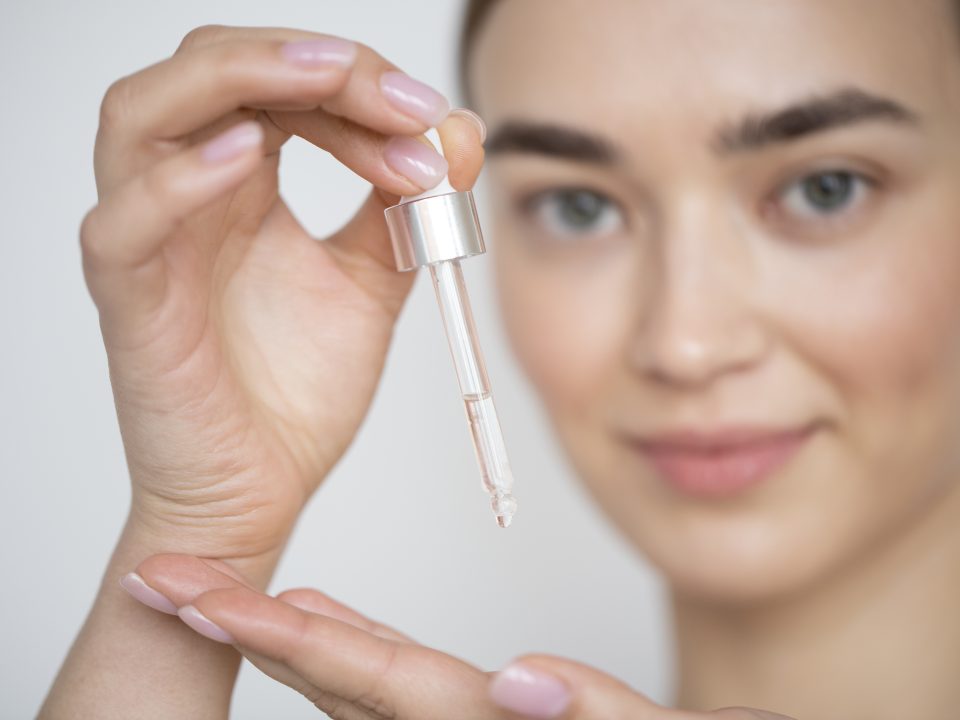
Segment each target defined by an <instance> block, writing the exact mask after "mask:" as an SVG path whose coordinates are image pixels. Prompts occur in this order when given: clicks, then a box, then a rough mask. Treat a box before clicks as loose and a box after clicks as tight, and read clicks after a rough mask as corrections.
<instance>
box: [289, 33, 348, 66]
mask: <svg viewBox="0 0 960 720" xmlns="http://www.w3.org/2000/svg"><path fill="white" fill-rule="evenodd" d="M280 53H281V54H282V55H283V57H284V59H285V60H287V61H288V62H291V63H293V64H294V65H302V66H303V67H337V68H349V67H352V66H353V63H354V62H355V61H356V59H357V45H356V43H353V42H350V41H349V40H344V39H343V38H338V37H325V38H318V39H316V40H294V41H293V42H288V43H286V44H285V45H284V46H283V47H282V48H280Z"/></svg>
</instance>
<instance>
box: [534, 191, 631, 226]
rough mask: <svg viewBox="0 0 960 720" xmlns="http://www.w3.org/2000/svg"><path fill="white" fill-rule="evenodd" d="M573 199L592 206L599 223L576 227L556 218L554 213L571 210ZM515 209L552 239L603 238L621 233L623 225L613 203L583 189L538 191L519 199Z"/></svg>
mask: <svg viewBox="0 0 960 720" xmlns="http://www.w3.org/2000/svg"><path fill="white" fill-rule="evenodd" d="M575 200H580V201H586V202H590V203H594V204H595V207H594V208H592V209H593V210H596V211H597V213H598V214H597V216H596V217H598V218H599V220H595V221H591V225H590V226H588V227H586V228H584V227H579V228H578V227H572V226H571V225H570V224H569V223H567V222H565V221H564V220H563V219H562V218H558V213H560V212H563V211H564V210H565V209H566V210H569V209H571V208H572V207H573V205H572V203H573V202H574V201H575ZM519 206H520V210H521V213H522V214H523V215H524V216H527V217H530V218H532V219H533V220H534V222H535V223H536V224H537V225H538V226H539V227H540V228H541V229H543V230H545V231H546V232H547V234H549V235H552V236H554V237H560V238H586V237H597V236H605V235H610V234H613V233H616V232H618V231H621V230H622V229H623V228H624V227H625V226H626V218H625V214H624V212H623V210H622V208H621V207H620V205H619V204H618V203H617V202H616V201H615V200H613V199H612V198H610V197H609V196H608V195H606V194H605V193H602V192H599V191H597V190H592V189H590V188H588V187H583V186H565V187H557V188H550V189H547V190H541V191H538V192H535V193H532V194H531V195H528V196H526V197H524V198H521V200H520V203H519ZM597 206H598V208H599V209H598V208H597ZM581 209H583V208H581ZM588 209H589V208H588Z"/></svg>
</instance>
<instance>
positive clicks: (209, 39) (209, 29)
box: [176, 24, 227, 53]
mask: <svg viewBox="0 0 960 720" xmlns="http://www.w3.org/2000/svg"><path fill="white" fill-rule="evenodd" d="M226 32H227V27H226V26H225V25H215V24H209V25H199V26H197V27H195V28H193V29H192V30H190V31H189V32H188V33H187V34H186V35H184V36H183V39H182V40H181V41H180V45H179V46H177V50H176V52H178V53H179V52H183V51H184V50H190V49H192V48H196V47H201V46H203V45H209V44H210V43H213V42H216V41H217V39H219V38H222V37H223V36H224V35H225V34H226Z"/></svg>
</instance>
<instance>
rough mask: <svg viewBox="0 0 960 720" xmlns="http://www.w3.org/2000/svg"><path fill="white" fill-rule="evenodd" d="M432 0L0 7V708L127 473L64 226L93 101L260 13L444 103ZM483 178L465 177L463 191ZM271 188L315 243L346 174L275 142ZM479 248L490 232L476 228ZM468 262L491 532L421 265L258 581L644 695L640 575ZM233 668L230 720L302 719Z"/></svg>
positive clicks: (272, 688) (343, 205)
mask: <svg viewBox="0 0 960 720" xmlns="http://www.w3.org/2000/svg"><path fill="white" fill-rule="evenodd" d="M461 12H462V5H461V3H460V2H459V1H452V0H407V1H406V2H403V3H400V2H393V1H391V0H350V2H344V1H342V0H341V1H339V2H336V1H334V0H313V2H310V1H308V0H271V1H270V2H269V3H263V2H254V1H253V0H230V1H229V2H227V1H226V0H220V1H218V2H210V1H207V0H200V1H199V2H198V1H197V0H189V1H188V0H167V2H164V3H142V2H129V1H128V2H119V1H117V0H114V1H112V2H108V1H104V0H100V1H99V2H97V1H90V2H83V3H78V2H66V0H61V1H59V2H49V1H47V2H43V1H38V0H31V1H30V2H26V0H20V1H19V2H11V1H10V0H7V1H6V2H4V3H3V4H2V8H0V70H2V73H0V88H2V93H0V98H2V101H3V104H4V107H5V108H6V110H5V111H4V112H2V113H0V142H2V145H3V162H2V163H0V207H2V211H3V238H2V240H0V338H2V339H0V342H2V352H0V432H2V435H0V437H2V440H0V483H2V485H0V507H2V508H3V519H2V522H0V528H2V530H0V532H2V537H0V540H2V542H0V553H2V556H0V560H2V569H3V576H2V583H3V593H2V595H0V637H2V638H3V639H4V643H3V651H2V654H0V677H2V678H3V679H4V680H3V683H2V688H0V718H4V719H6V718H26V717H31V716H33V715H34V714H35V713H36V711H37V709H38V707H39V705H40V703H41V701H42V698H43V697H44V695H45V694H46V691H47V688H48V686H49V684H50V682H51V681H52V679H53V676H54V675H55V674H56V672H57V669H58V667H59V665H60V663H61V661H62V659H63V657H64V655H65V653H66V652H67V649H68V647H69V645H70V643H71V642H72V641H73V638H74V635H75V633H76V632H77V630H78V628H79V627H80V625H81V623H82V621H83V618H84V617H85V615H86V613H87V610H88V608H89V606H90V604H91V602H92V600H93V597H94V595H95V593H96V589H97V586H98V584H99V582H100V578H101V574H102V572H103V568H104V566H105V564H106V561H107V558H108V556H109V554H110V552H111V549H112V548H113V545H114V543H115V541H116V538H117V535H118V532H119V530H120V527H121V525H122V523H123V520H124V517H125V513H126V508H127V503H128V499H129V489H128V483H127V478H126V468H125V463H124V457H123V449H122V446H121V443H120V437H119V433H118V430H117V423H116V418H115V415H114V407H113V400H112V397H111V391H110V384H109V380H108V377H107V366H106V357H105V354H104V351H103V347H102V344H101V340H100V335H99V328H98V324H97V315H96V311H95V308H94V306H93V303H92V302H91V300H90V298H89V296H88V294H87V291H86V288H85V286H84V283H83V276H82V272H81V267H80V253H79V246H78V240H77V231H78V226H79V222H80V219H81V218H82V216H83V215H84V213H85V212H86V211H87V209H88V208H89V207H91V206H92V205H93V204H94V203H95V202H96V192H95V188H94V181H93V169H92V151H93V143H94V135H95V132H96V125H97V114H98V109H99V104H100V100H101V97H102V95H103V93H104V91H105V90H106V88H107V86H108V85H109V84H110V83H111V82H112V81H113V80H115V79H117V78H118V77H120V76H122V75H125V74H128V73H131V72H134V71H136V70H138V69H140V68H142V67H144V66H146V65H149V64H152V63H154V62H156V61H158V60H160V59H162V58H164V57H166V56H169V55H170V54H171V53H172V52H173V50H174V49H175V48H176V46H177V44H178V43H179V41H180V39H181V38H182V37H183V35H184V34H185V33H186V32H187V31H188V30H190V29H191V28H193V27H195V26H197V25H203V24H207V23H219V24H227V25H257V26H263V25H273V26H288V27H299V28H304V29H309V30H316V31H321V32H326V33H332V34H337V35H342V36H345V37H349V38H351V39H355V40H359V41H361V42H364V43H366V44H368V45H371V46H372V47H374V48H375V49H376V50H378V51H379V52H380V53H381V54H383V55H385V56H386V57H388V58H389V59H390V60H392V61H393V62H395V63H397V64H398V65H399V66H400V67H402V68H403V69H404V70H405V71H407V72H408V73H410V74H411V75H412V76H414V77H416V78H418V79H420V80H423V81H425V82H427V83H430V84H431V85H433V86H434V87H436V88H437V89H439V90H440V91H442V92H444V93H446V94H447V96H448V97H449V98H450V99H451V102H452V103H453V104H455V105H456V104H459V97H458V93H457V88H456V85H455V76H456V72H455V70H456V68H455V64H454V52H455V48H456V40H457V38H456V36H457V27H458V22H459V19H460V14H461ZM483 183H484V180H483V179H481V183H480V186H479V187H478V189H477V202H478V205H479V206H480V208H481V213H482V208H483V196H484V187H483ZM281 188H282V192H283V193H284V195H285V196H286V197H287V198H288V200H289V202H290V204H291V206H292V208H293V210H294V212H295V213H296V214H297V215H298V217H299V218H300V219H301V221H302V222H303V223H304V224H305V225H306V227H307V228H309V229H310V230H311V231H312V232H313V233H315V234H316V235H317V236H323V235H325V234H327V233H329V232H331V231H333V230H334V229H336V228H337V227H339V226H340V225H341V224H342V223H343V222H344V221H345V220H346V219H347V218H348V217H350V216H351V215H352V214H353V212H354V211H355V209H356V208H357V207H359V205H360V203H361V201H362V199H363V197H364V196H365V194H366V192H367V188H368V186H367V183H366V182H365V181H363V180H361V179H360V178H358V177H356V176H353V175H351V174H350V173H349V172H348V171H346V170H344V169H343V168H342V167H340V166H339V165H338V164H337V163H335V162H334V161H333V160H332V158H330V157H329V156H328V155H327V154H326V153H324V152H323V151H321V150H318V149H317V148H315V147H312V146H310V145H308V144H306V143H305V142H303V141H300V140H298V139H296V138H295V139H293V140H292V141H291V142H290V143H288V145H287V146H286V147H285V149H284V155H283V160H282V165H281ZM487 240H488V245H489V246H491V248H492V252H496V243H497V240H496V238H495V237H489V236H488V238H487ZM491 264H492V263H491V261H490V259H489V258H488V257H484V256H481V257H479V258H476V259H473V260H471V261H469V262H467V263H466V264H465V269H466V273H467V280H468V283H469V285H470V290H471V294H472V297H473V301H474V303H475V311H476V315H477V323H478V326H479V330H480V334H481V339H482V344H483V347H484V349H485V351H486V353H487V361H488V366H489V370H490V375H491V382H492V385H493V389H494V396H495V398H496V401H497V404H498V406H499V410H500V416H501V420H502V424H503V427H504V433H505V435H506V440H507V445H508V451H509V453H510V457H511V461H512V464H513V468H514V471H515V475H516V481H517V488H516V494H517V497H518V499H519V502H520V509H519V513H518V515H517V517H516V520H515V522H514V524H513V526H511V527H510V529H509V530H500V529H499V528H497V527H496V524H495V522H494V520H493V516H492V514H491V513H490V510H489V505H488V501H487V498H486V496H485V495H484V493H483V492H482V491H481V489H480V480H479V476H478V472H477V468H476V465H475V462H474V458H473V451H472V448H471V445H470V441H469V437H468V433H467V428H466V424H465V420H464V417H463V409H462V405H461V403H460V399H459V393H458V388H457V382H456V377H455V374H454V370H453V367H452V365H451V361H450V357H449V353H448V350H447V347H446V344H445V340H444V336H443V330H442V326H441V323H440V318H439V314H438V311H437V308H436V306H435V301H434V298H433V295H432V289H431V288H430V284H429V278H428V277H426V276H422V277H420V278H419V279H418V281H417V285H416V288H415V289H414V292H413V295H412V297H411V298H410V301H409V302H408V304H407V306H406V309H405V310H404V313H403V316H402V317H401V320H400V326H399V328H398V331H397V333H396V341H395V344H394V346H393V348H392V351H391V355H390V357H389V360H388V363H387V370H386V373H385V375H384V377H383V380H382V382H381V385H380V389H379V391H378V394H377V397H376V399H375V401H374V404H373V408H372V410H371V412H370V414H369V416H368V418H367V420H366V422H365V423H364V425H363V427H362V429H361V431H360V433H359V435H358V436H357V438H356V440H355V442H354V444H353V445H352V447H351V448H350V450H349V451H348V453H347V455H346V456H345V457H344V459H343V460H342V461H341V462H340V464H339V465H338V466H337V467H336V469H335V470H334V472H333V473H332V475H331V476H330V477H329V478H328V479H327V481H326V483H325V484H324V486H323V487H322V488H321V489H320V491H319V492H318V494H317V495H316V496H315V497H314V498H313V500H312V502H311V503H310V505H309V506H308V507H307V509H306V511H305V512H304V514H303V516H302V518H301V520H300V522H299V525H298V527H297V530H296V532H295V534H294V536H293V538H292V541H291V542H290V545H289V547H288V550H287V553H286V556H285V558H284V560H283V562H282V563H281V565H280V568H279V571H278V573H277V575H276V577H275V579H274V582H273V584H272V586H271V590H272V591H273V592H278V591H280V590H282V589H285V588H288V587H293V586H303V585H308V586H313V587H317V588H320V589H322V590H324V591H326V592H328V593H330V594H331V595H332V596H333V597H335V598H338V599H340V600H342V601H344V602H346V603H348V604H350V605H352V606H353V607H355V608H357V609H358V610H360V611H361V612H364V613H366V614H368V615H371V616H372V617H375V618H377V619H379V620H382V621H384V622H387V623H389V624H391V625H394V626H395V627H397V628H398V629H401V630H403V631H405V632H407V633H409V634H411V635H412V636H414V637H415V638H417V639H419V640H420V641H422V642H424V643H426V644H429V645H432V646H434V647H437V648H440V649H442V650H444V651H447V652H450V653H453V654H455V655H458V656H460V657H462V658H464V659H466V660H468V661H470V662H472V663H475V664H477V665H479V666H481V667H483V668H484V669H490V670H492V669H496V668H498V667H500V666H502V665H503V664H505V663H506V662H508V661H509V660H510V659H511V658H512V657H513V656H515V655H517V654H520V653H524V652H532V651H536V652H549V653H557V654H561V655H565V656H569V657H572V658H575V659H577V660H580V661H582V662H586V663H589V664H592V665H594V666H596V667H598V668H601V669H603V670H605V671H607V672H610V673H613V674H614V675H617V676H618V677H620V678H622V679H624V680H625V681H627V682H629V683H630V684H632V685H633V686H634V687H636V688H637V689H639V690H641V691H643V692H645V693H647V694H648V695H650V696H651V697H652V698H653V699H655V700H660V701H667V700H668V699H669V697H670V693H671V682H672V680H671V675H672V671H671V665H672V657H671V654H670V647H669V644H670V636H669V625H668V620H669V618H668V616H667V615H666V604H665V598H664V594H663V588H662V586H661V585H660V583H659V581H658V580H657V578H656V577H655V576H654V574H653V573H652V572H651V571H650V569H649V568H648V567H647V566H646V565H645V564H644V563H643V561H642V560H641V559H639V558H637V557H636V556H635V555H634V554H633V553H632V551H631V550H630V549H629V548H628V547H627V546H626V544H625V543H623V542H622V541H621V539H620V538H619V537H618V536H617V535H616V534H615V532H614V531H613V530H611V529H610V528H609V527H607V525H606V524H605V522H604V520H603V518H602V517H601V516H600V515H599V513H598V512H597V510H596V509H595V508H594V507H593V506H592V504H591V502H590V500H589V499H588V498H587V496H586V494H585V493H584V492H583V491H582V490H581V489H580V487H579V485H578V483H577V480H576V478H575V477H574V476H573V474H572V471H570V470H569V469H568V468H567V467H566V465H565V463H564V459H563V456H562V452H561V451H560V449H559V448H558V447H557V445H556V443H555V441H554V439H553V437H552V436H551V431H550V428H549V426H548V424H547V421H546V418H545V417H544V416H543V414H542V411H541V409H540V408H539V406H538V404H537V400H536V398H535V397H534V396H533V395H532V393H531V390H530V389H529V388H528V387H527V385H526V383H525V381H524V378H523V377H522V376H521V374H520V372H519V370H518V368H517V367H516V365H515V363H514V361H513V359H512V357H511V354H510V349H509V347H508V346H507V344H506V338H505V337H504V335H503V333H502V330H501V325H500V318H499V315H498V309H497V307H496V304H495V297H494V294H493V292H492V290H493V288H492V278H491V277H490V275H489V273H490V266H491ZM319 716H320V713H318V712H317V711H316V710H315V709H314V708H313V707H312V706H311V705H310V704H309V703H308V702H306V701H305V700H303V699H302V698H301V697H300V696H299V695H297V694H296V693H294V692H293V691H292V690H289V689H288V688H286V687H284V686H281V685H278V684H276V683H274V682H273V681H272V680H269V679H267V678H265V677H263V676H261V675H260V674H259V673H258V672H257V671H256V670H254V669H253V668H251V667H249V666H245V667H244V668H243V669H242V670H241V673H240V679H239V683H238V686H237V691H236V693H235V696H234V708H233V717H235V718H262V717H271V718H294V719H295V718H315V717H319Z"/></svg>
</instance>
